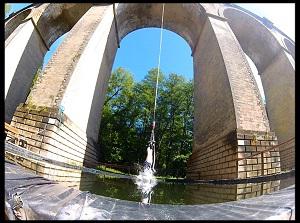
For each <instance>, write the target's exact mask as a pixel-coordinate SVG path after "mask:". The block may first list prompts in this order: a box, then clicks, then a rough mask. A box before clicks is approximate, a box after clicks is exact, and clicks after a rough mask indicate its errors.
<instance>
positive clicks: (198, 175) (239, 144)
mask: <svg viewBox="0 0 300 223" xmlns="http://www.w3.org/2000/svg"><path fill="white" fill-rule="evenodd" d="M274 145H277V137H276V136H275V134H274V133H272V132H268V133H266V132H257V131H246V130H235V131H233V132H231V133H230V134H227V135H225V136H223V137H222V138H219V139H218V140H216V141H213V142H208V143H205V144H203V145H202V146H201V147H200V148H199V149H198V150H197V151H196V152H194V153H193V154H192V155H191V156H190V158H189V160H188V164H187V165H188V170H187V178H190V179H195V180H196V179H205V180H209V179H236V178H241V179H243V178H251V177H255V176H261V175H270V174H274V173H279V172H280V156H279V148H275V149H274V150H272V151H270V152H265V153H263V159H262V157H261V155H260V154H259V155H256V156H252V155H254V154H256V153H257V152H261V151H263V150H266V149H267V148H269V147H270V146H274ZM249 156H252V157H251V158H248V159H247V157H249ZM238 159H242V160H238Z"/></svg>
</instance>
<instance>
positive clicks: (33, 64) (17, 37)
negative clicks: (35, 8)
mask: <svg viewBox="0 0 300 223" xmlns="http://www.w3.org/2000/svg"><path fill="white" fill-rule="evenodd" d="M46 52H47V47H46V46H45V44H44V42H43V40H42V38H41V36H40V35H39V32H38V31H37V29H36V27H35V25H34V24H33V21H32V20H31V19H27V20H25V21H23V22H22V23H21V24H20V25H19V26H18V27H17V28H16V29H15V30H14V31H13V32H12V34H11V35H10V36H9V37H8V38H7V39H6V41H5V121H6V122H10V121H11V119H12V116H13V114H14V112H15V110H16V107H17V106H18V105H19V104H20V103H22V102H24V101H25V100H26V98H27V96H28V93H29V91H30V87H31V85H32V81H33V78H34V75H35V73H36V71H37V70H38V68H39V67H40V66H42V64H43V59H44V56H45V53H46Z"/></svg>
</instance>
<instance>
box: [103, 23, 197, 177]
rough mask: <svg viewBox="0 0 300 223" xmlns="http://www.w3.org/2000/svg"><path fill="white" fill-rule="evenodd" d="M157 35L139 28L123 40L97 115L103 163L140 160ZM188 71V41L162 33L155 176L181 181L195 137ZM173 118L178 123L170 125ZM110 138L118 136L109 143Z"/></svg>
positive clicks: (144, 144)
mask: <svg viewBox="0 0 300 223" xmlns="http://www.w3.org/2000/svg"><path fill="white" fill-rule="evenodd" d="M159 36H160V29H158V28H141V29H138V30H135V31H132V32H130V33H128V34H127V35H126V37H125V38H123V39H122V41H121V48H120V49H118V51H117V53H116V57H115V59H114V65H113V69H112V71H113V72H112V75H111V77H110V78H109V86H108V90H107V92H106V98H105V101H104V106H103V108H102V117H98V118H101V124H100V125H101V127H100V130H99V135H100V136H99V144H100V156H99V158H100V161H101V162H104V163H110V162H116V163H122V164H123V165H124V164H127V165H132V164H133V163H139V164H141V163H142V162H143V161H144V160H143V159H144V158H145V156H146V154H145V152H146V147H147V144H148V140H149V137H150V131H151V123H152V118H153V117H152V115H153V103H154V91H155V89H154V88H155V81H156V79H155V78H156V69H155V67H157V62H158V52H159V38H160V37H159ZM141 52H142V53H141ZM125 53H126V54H125ZM178 54H183V55H181V56H179V55H178ZM129 55H130V57H129ZM175 55H178V56H175ZM176 57H178V58H176ZM141 58H143V59H141ZM122 59H123V61H122ZM133 61H134V62H133ZM178 63H182V64H183V65H182V67H184V68H183V69H182V68H181V66H180V64H178ZM122 64H124V65H122ZM173 65H174V66H173ZM120 66H121V67H122V68H120ZM134 66H138V67H139V68H136V67H134ZM123 68H124V69H123ZM187 68H188V70H184V69H187ZM192 68H193V66H192V57H191V49H190V47H189V46H188V44H187V42H186V41H185V40H184V39H183V38H182V37H180V36H179V35H177V34H175V33H174V32H171V31H168V30H165V29H164V30H163V43H162V57H161V67H160V81H159V94H158V96H159V97H158V107H157V120H156V123H157V127H156V132H155V137H156V151H157V154H156V169H157V171H158V172H157V174H159V175H173V176H177V177H184V176H185V174H186V173H185V170H186V162H187V159H188V157H189V156H190V154H191V152H192V139H193V134H192V132H193V129H192V123H193V104H192V103H193V100H192V96H193V80H192V79H193V71H192ZM187 72H188V73H189V74H188V75H187V74H186V73H187ZM173 119H174V121H175V120H176V123H173V124H172V121H170V123H169V120H173ZM171 132H172V136H171V135H170V134H171ZM110 135H115V136H117V137H116V138H115V139H113V138H111V137H110Z"/></svg>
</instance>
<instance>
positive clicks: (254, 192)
mask: <svg viewBox="0 0 300 223" xmlns="http://www.w3.org/2000/svg"><path fill="white" fill-rule="evenodd" d="M25 161H27V160H25ZM25 161H24V160H23V161H22V162H21V161H20V163H21V164H23V167H25V168H26V169H28V170H31V171H32V172H34V173H36V174H37V175H40V176H43V177H46V178H48V179H51V180H54V181H58V182H60V183H61V184H63V185H64V186H68V187H73V188H76V189H79V190H82V191H89V192H91V193H94V194H98V195H102V196H106V197H112V198H117V199H122V200H130V201H136V202H141V203H143V204H150V203H152V204H210V203H220V202H227V201H235V200H240V199H245V198H251V197H256V196H260V195H263V194H267V193H271V192H274V191H277V190H279V189H283V188H286V187H288V186H290V185H294V184H295V176H292V177H288V178H286V179H281V180H276V181H268V182H262V183H248V184H235V185H213V184H183V183H165V182H160V181H156V180H155V181H153V182H152V181H151V183H149V182H148V185H150V186H149V187H140V188H139V187H137V185H136V184H135V181H134V180H132V179H131V178H129V179H127V178H125V176H123V177H124V178H118V177H115V176H110V175H109V174H107V175H104V174H101V175H96V174H91V173H84V172H82V171H80V170H76V171H75V170H70V169H67V168H62V167H60V168H57V167H55V166H53V165H52V164H47V165H46V164H43V163H32V162H31V163H29V164H30V165H29V164H28V165H25V164H26V162H25ZM28 162H29V161H28ZM21 164H20V165H21ZM127 177H128V176H127ZM154 179H155V178H154Z"/></svg>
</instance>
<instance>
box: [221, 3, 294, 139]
mask: <svg viewBox="0 0 300 223" xmlns="http://www.w3.org/2000/svg"><path fill="white" fill-rule="evenodd" d="M222 14H223V15H224V16H225V17H226V18H227V19H228V23H229V25H230V27H231V28H232V30H233V32H234V34H235V35H236V37H237V39H238V40H239V43H240V44H241V47H242V48H243V50H244V52H245V53H246V54H247V55H248V56H249V57H250V58H251V59H252V60H253V62H254V63H255V65H256V67H257V69H258V72H259V74H260V75H261V79H262V83H263V86H264V89H265V93H266V102H267V108H268V113H269V118H270V125H271V130H274V131H275V132H276V134H277V136H278V138H279V141H280V142H282V141H284V140H287V139H289V138H291V137H293V136H295V133H294V131H295V130H294V129H295V128H294V125H295V86H294V83H295V73H294V72H295V71H294V66H293V64H292V61H291V59H290V58H289V56H288V54H289V53H287V52H286V51H285V50H284V48H283V47H286V48H287V49H288V50H289V52H290V53H291V54H292V55H293V44H292V42H291V41H290V40H288V39H286V38H283V40H284V43H285V45H286V46H284V45H282V43H281V41H278V40H277V38H276V36H275V35H274V34H273V33H272V31H270V30H269V29H268V28H267V27H266V26H265V25H264V24H263V23H262V22H260V21H258V20H257V19H256V18H254V17H253V16H251V15H249V14H247V13H246V12H243V11H241V10H238V9H235V8H230V7H228V8H225V9H224V11H223V12H222ZM253 30H255V32H253ZM273 32H275V31H273ZM276 35H280V34H279V33H276ZM275 70H277V71H276V72H275ZM287 98H288V99H289V100H286V99H287ZM286 112H288V114H287V113H286ZM283 126H284V127H283Z"/></svg>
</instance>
